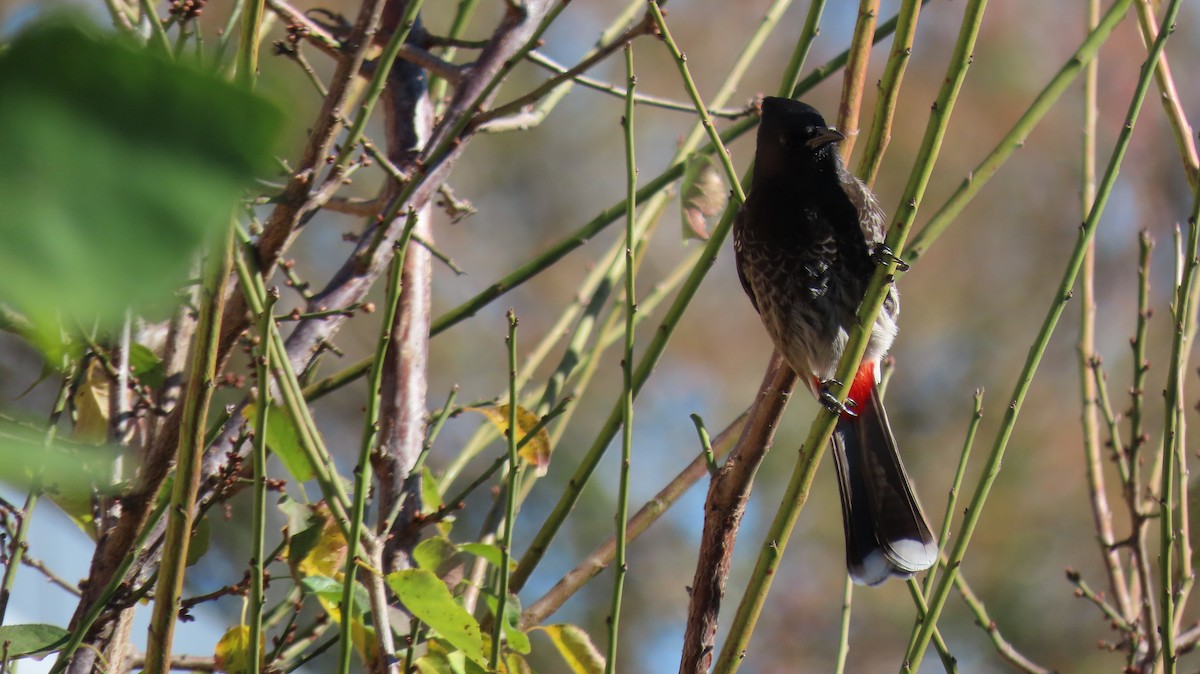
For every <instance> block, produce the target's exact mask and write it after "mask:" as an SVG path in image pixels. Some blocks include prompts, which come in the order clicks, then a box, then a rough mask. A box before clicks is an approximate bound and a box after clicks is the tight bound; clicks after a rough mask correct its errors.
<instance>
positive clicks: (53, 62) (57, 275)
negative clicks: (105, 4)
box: [0, 22, 282, 355]
mask: <svg viewBox="0 0 1200 674" xmlns="http://www.w3.org/2000/svg"><path fill="white" fill-rule="evenodd" d="M0 91H3V92H4V105H2V106H0V147H3V148H4V152H3V153H0V204H4V207H3V209H0V242H3V245H0V296H2V297H4V298H5V300H6V301H8V302H11V303H12V304H13V306H14V307H15V308H17V309H18V310H20V311H21V312H23V313H24V314H25V315H26V316H27V317H29V318H30V319H31V321H32V322H33V324H34V328H35V330H36V331H37V336H36V337H35V338H36V339H37V340H38V341H39V342H41V344H40V345H41V346H42V347H43V348H44V349H46V350H47V351H48V352H50V353H51V355H53V353H55V352H56V351H57V350H58V349H59V348H61V343H60V333H59V330H58V329H57V328H56V327H54V326H55V324H56V323H58V322H59V321H60V320H61V321H63V324H64V325H66V326H68V327H70V326H73V325H74V321H75V320H80V321H84V322H86V323H88V324H90V321H91V320H93V319H98V320H100V321H101V323H102V324H103V323H107V322H113V321H115V320H117V319H119V318H120V317H121V316H122V314H123V310H124V308H125V307H126V306H129V305H135V306H138V307H139V308H148V307H153V306H155V305H158V304H165V303H171V302H173V294H174V291H175V289H176V288H177V287H178V286H180V285H181V284H183V283H184V282H185V281H186V280H187V278H188V271H189V267H190V266H191V264H192V260H193V256H194V254H195V253H196V252H197V251H198V250H199V248H200V246H201V245H202V244H203V243H204V242H205V241H206V240H208V239H210V238H211V235H213V234H215V233H217V232H219V231H221V230H223V228H224V227H226V226H227V225H228V223H229V217H230V213H231V212H232V211H233V208H234V206H235V205H236V203H237V200H238V198H239V196H240V194H241V192H242V190H243V188H245V187H246V185H247V184H248V183H249V181H250V180H251V179H252V178H253V177H254V176H255V174H256V173H259V172H260V171H262V170H264V169H265V168H266V166H267V160H268V158H269V152H270V150H271V147H272V145H273V143H274V140H275V138H276V136H277V132H278V129H279V127H280V123H281V121H282V116H281V113H280V112H279V110H278V109H277V108H275V107H274V106H272V105H270V104H268V103H267V102H266V101H264V100H263V99H261V98H260V97H258V96H256V95H254V94H253V93H251V92H249V91H246V90H244V89H241V88H239V87H237V86H234V85H233V84H231V83H229V82H227V81H225V80H223V79H221V78H219V77H217V76H216V75H211V74H205V73H201V72H198V71H195V70H193V69H191V68H188V67H185V66H183V65H181V64H179V63H175V62H171V61H167V60H164V59H162V58H159V57H158V56H156V55H154V54H152V53H151V52H150V51H149V50H147V49H144V48H142V47H140V46H137V45H132V44H126V43H125V42H122V41H120V40H117V39H112V38H101V37H97V36H96V35H94V34H91V33H89V32H88V31H85V30H83V29H81V28H80V27H78V26H73V25H69V24H66V23H63V22H58V23H53V24H44V25H40V26H35V27H33V28H30V29H28V30H26V31H25V32H24V33H22V34H21V35H19V36H18V37H17V39H16V40H15V41H13V43H12V44H11V46H10V47H9V48H8V49H7V50H5V51H4V53H3V54H0Z"/></svg>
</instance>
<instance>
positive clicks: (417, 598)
mask: <svg viewBox="0 0 1200 674" xmlns="http://www.w3.org/2000/svg"><path fill="white" fill-rule="evenodd" d="M387 584H388V587H390V588H392V592H395V593H396V596H397V597H399V598H400V601H401V602H402V603H403V604H404V607H405V608H406V609H408V611H409V612H411V613H412V614H413V615H414V616H416V617H417V619H419V620H420V621H421V622H423V623H425V624H426V625H429V627H431V628H432V629H433V630H435V631H436V632H437V633H438V634H439V635H441V637H442V638H443V639H445V640H446V641H447V642H449V643H450V644H452V645H453V646H454V647H455V648H457V649H459V650H461V651H462V652H463V653H465V654H466V655H467V657H468V658H470V659H471V660H473V661H475V662H476V663H480V664H482V663H483V635H482V634H480V632H479V623H478V622H476V621H475V618H474V617H472V616H471V614H470V613H467V612H466V610H464V609H463V607H461V606H459V605H458V604H457V603H456V602H455V601H454V597H453V596H451V594H450V590H448V589H446V584H445V583H443V582H442V580H441V579H440V578H438V577H437V576H435V575H433V573H431V572H429V571H426V570H425V569H406V570H404V571H394V572H392V573H389V574H388V575H387Z"/></svg>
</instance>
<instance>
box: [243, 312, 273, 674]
mask: <svg viewBox="0 0 1200 674" xmlns="http://www.w3.org/2000/svg"><path fill="white" fill-rule="evenodd" d="M266 299H267V301H266V303H265V304H264V306H263V311H262V313H261V314H259V317H258V321H259V323H258V338H259V343H258V346H257V348H256V349H255V363H254V365H255V371H256V372H257V375H258V399H257V400H256V404H255V408H254V441H253V444H252V451H253V463H254V485H253V492H254V493H253V513H252V515H251V518H252V524H251V528H252V532H251V540H250V546H251V547H250V645H249V647H248V648H249V650H250V663H249V665H250V674H258V673H259V672H260V671H262V667H263V652H262V634H263V604H264V602H265V601H266V596H265V588H264V587H263V574H264V573H265V572H266V568H267V563H268V560H267V559H266V558H265V557H264V556H263V555H264V553H265V552H266V550H264V547H265V546H264V545H263V543H264V539H265V538H266V530H267V415H268V412H269V411H270V409H271V348H270V344H271V342H270V339H269V334H270V331H271V328H270V323H271V321H272V320H273V319H272V317H271V311H272V310H273V309H274V307H275V299H276V296H275V295H273V294H268V295H267V298H266Z"/></svg>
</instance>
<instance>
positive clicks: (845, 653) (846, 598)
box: [833, 574, 854, 674]
mask: <svg viewBox="0 0 1200 674" xmlns="http://www.w3.org/2000/svg"><path fill="white" fill-rule="evenodd" d="M853 598H854V581H852V580H851V579H850V574H846V578H845V580H843V582H842V619H841V621H839V623H838V647H837V660H835V661H834V663H833V674H842V673H843V672H845V671H846V658H847V657H849V655H850V606H851V600H852V599H853Z"/></svg>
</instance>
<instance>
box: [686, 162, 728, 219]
mask: <svg viewBox="0 0 1200 674" xmlns="http://www.w3.org/2000/svg"><path fill="white" fill-rule="evenodd" d="M728 201H729V188H728V187H726V185H725V180H724V178H723V177H722V176H721V172H720V171H718V170H717V167H716V165H715V164H714V163H713V160H712V157H709V156H708V155H704V154H691V155H688V158H687V165H686V166H685V168H684V170H683V180H682V182H681V186H680V195H679V207H680V208H681V209H682V211H683V238H684V239H704V240H707V239H708V225H709V223H710V221H711V220H712V219H713V218H715V217H716V216H717V215H719V214H720V213H721V212H722V211H724V210H725V204H726V203H727V202H728Z"/></svg>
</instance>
